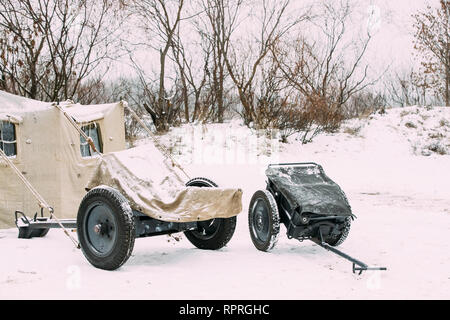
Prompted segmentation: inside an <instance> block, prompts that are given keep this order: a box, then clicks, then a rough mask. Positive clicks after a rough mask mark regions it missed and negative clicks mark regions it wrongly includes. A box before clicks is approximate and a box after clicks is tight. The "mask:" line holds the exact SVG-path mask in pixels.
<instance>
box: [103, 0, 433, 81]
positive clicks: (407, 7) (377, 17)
mask: <svg viewBox="0 0 450 320" xmlns="http://www.w3.org/2000/svg"><path fill="white" fill-rule="evenodd" d="M327 1H339V0H327ZM351 1H354V4H355V6H354V9H355V14H354V15H355V17H354V21H353V22H354V23H355V24H356V25H354V27H355V28H357V27H361V28H365V27H367V24H368V23H369V24H371V26H372V28H374V30H375V31H376V33H374V35H373V38H372V42H371V44H370V46H369V48H368V52H367V56H366V59H367V61H370V65H371V68H372V71H374V72H377V71H379V72H382V71H383V70H385V69H386V67H387V66H390V67H391V69H401V68H407V67H408V66H409V65H411V64H413V63H414V61H413V59H412V55H411V54H412V52H413V44H412V40H413V35H412V32H413V29H412V23H413V20H412V17H411V15H412V14H414V13H416V12H418V10H423V9H425V8H426V6H427V5H428V4H431V5H434V6H436V5H437V4H438V3H439V0H358V1H356V0H351ZM311 3H312V4H317V1H314V0H291V5H292V6H294V7H302V6H306V5H308V4H311ZM134 30H136V32H138V29H137V28H134ZM136 56H137V57H138V60H140V61H141V63H142V64H144V65H145V66H146V67H145V68H144V69H146V70H149V69H150V70H154V71H156V70H155V69H157V68H158V67H159V65H158V63H157V62H158V56H157V53H156V52H153V53H152V52H150V51H148V50H145V51H144V52H139V53H136ZM152 61H155V62H156V64H155V65H153V66H151V64H152V63H151V62H152ZM132 74H133V71H132V69H131V68H130V67H129V66H126V65H124V64H120V65H117V66H116V68H114V69H113V70H112V74H110V76H112V77H116V76H120V75H125V76H130V75H132Z"/></svg>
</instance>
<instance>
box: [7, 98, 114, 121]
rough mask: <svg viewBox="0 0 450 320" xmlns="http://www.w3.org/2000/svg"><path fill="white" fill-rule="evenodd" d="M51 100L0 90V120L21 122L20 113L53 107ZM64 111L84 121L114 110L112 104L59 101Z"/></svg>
mask: <svg viewBox="0 0 450 320" xmlns="http://www.w3.org/2000/svg"><path fill="white" fill-rule="evenodd" d="M52 104H53V103H51V102H42V101H38V100H33V99H29V98H25V97H21V96H16V95H13V94H10V93H8V92H5V91H0V111H1V112H0V120H4V121H11V122H14V123H21V122H22V118H21V115H23V114H25V113H32V112H39V111H45V110H49V109H52V108H54V106H53V105H52ZM61 105H62V106H63V107H64V109H65V111H66V112H67V113H68V114H69V115H70V116H71V117H73V118H74V119H75V121H76V122H78V123H86V122H91V121H97V120H100V119H104V118H105V117H106V116H107V115H109V114H110V113H111V112H112V110H114V106H115V105H116V103H114V104H99V105H80V104H74V103H73V102H72V101H70V100H68V101H66V102H61Z"/></svg>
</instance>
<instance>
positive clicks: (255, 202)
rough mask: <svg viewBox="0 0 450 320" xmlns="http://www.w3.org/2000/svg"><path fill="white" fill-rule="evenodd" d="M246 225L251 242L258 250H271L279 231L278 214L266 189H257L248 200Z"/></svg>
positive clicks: (273, 201) (272, 198)
mask: <svg viewBox="0 0 450 320" xmlns="http://www.w3.org/2000/svg"><path fill="white" fill-rule="evenodd" d="M248 226H249V229H250V236H251V238H252V242H253V244H254V245H255V247H256V248H257V249H258V250H261V251H270V250H272V249H273V248H274V247H275V245H276V243H277V240H278V234H279V232H280V215H279V213H278V207H277V203H276V202H275V199H274V197H273V195H272V194H271V193H270V192H269V191H267V190H258V191H256V192H255V194H254V195H253V197H252V200H251V201H250V206H249V209H248Z"/></svg>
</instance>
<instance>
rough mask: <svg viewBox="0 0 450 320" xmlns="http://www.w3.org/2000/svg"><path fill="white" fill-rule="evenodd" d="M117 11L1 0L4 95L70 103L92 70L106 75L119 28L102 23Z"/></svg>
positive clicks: (106, 6)
mask: <svg viewBox="0 0 450 320" xmlns="http://www.w3.org/2000/svg"><path fill="white" fill-rule="evenodd" d="M116 9H118V7H116V4H115V2H113V1H108V0H96V1H86V0H83V1H76V0H23V1H14V0H1V1H0V32H1V33H2V34H3V36H4V37H3V39H2V41H1V42H0V57H1V58H0V69H1V72H2V76H3V78H4V86H5V89H9V90H10V91H11V92H13V93H16V94H20V95H23V96H28V97H30V98H35V99H41V100H50V101H56V100H64V99H70V98H72V97H74V95H75V94H76V92H77V90H78V89H79V87H80V85H81V83H82V81H83V80H85V79H87V78H89V77H90V76H91V75H92V74H93V72H94V70H95V71H99V70H100V67H102V68H103V70H102V71H103V72H106V70H107V67H105V66H106V63H105V62H106V61H107V58H111V55H110V52H109V50H110V46H111V45H112V43H113V41H114V40H115V37H114V34H115V32H116V31H117V30H118V29H119V24H120V19H110V21H107V19H108V18H113V17H114V15H115V14H118V10H116ZM115 17H116V18H117V16H115ZM111 20H113V21H119V22H118V23H112V22H111ZM113 52H114V53H116V52H117V50H114V51H113Z"/></svg>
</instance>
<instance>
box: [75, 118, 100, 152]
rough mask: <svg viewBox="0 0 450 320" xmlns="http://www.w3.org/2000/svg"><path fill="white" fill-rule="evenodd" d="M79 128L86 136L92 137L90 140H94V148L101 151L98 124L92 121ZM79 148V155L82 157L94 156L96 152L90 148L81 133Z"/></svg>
mask: <svg viewBox="0 0 450 320" xmlns="http://www.w3.org/2000/svg"><path fill="white" fill-rule="evenodd" d="M81 130H83V132H84V133H85V134H86V135H87V136H88V137H91V138H92V141H93V142H94V145H95V148H96V149H97V150H98V151H99V152H100V153H103V144H102V140H101V134H100V126H99V125H98V124H97V123H95V122H93V123H90V124H88V125H85V126H82V127H81ZM80 150H81V156H82V157H92V156H95V155H96V154H97V153H96V152H95V151H94V150H92V148H91V146H90V145H89V143H88V142H87V141H86V140H85V139H84V138H83V136H82V135H80Z"/></svg>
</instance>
